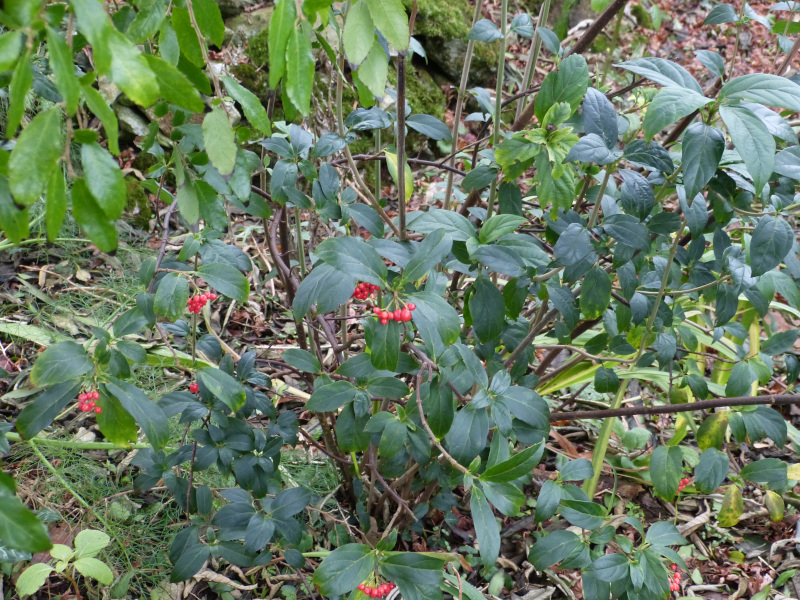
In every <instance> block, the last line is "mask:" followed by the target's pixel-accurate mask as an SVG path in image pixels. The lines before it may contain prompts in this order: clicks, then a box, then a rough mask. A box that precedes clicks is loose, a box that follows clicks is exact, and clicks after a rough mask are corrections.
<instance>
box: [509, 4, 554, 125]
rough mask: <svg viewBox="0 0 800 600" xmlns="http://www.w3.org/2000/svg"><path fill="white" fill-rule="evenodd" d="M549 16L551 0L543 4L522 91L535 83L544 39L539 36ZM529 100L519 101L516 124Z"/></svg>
mask: <svg viewBox="0 0 800 600" xmlns="http://www.w3.org/2000/svg"><path fill="white" fill-rule="evenodd" d="M549 15H550V0H544V3H542V8H541V10H540V11H539V21H538V22H537V23H536V33H534V35H533V41H532V42H531V51H530V53H529V54H528V64H526V65H525V75H524V76H523V78H522V90H521V91H525V90H527V89H528V88H529V87H530V86H531V82H532V81H533V74H534V72H535V71H536V63H537V62H539V51H540V50H541V48H542V38H541V36H540V35H539V27H546V26H547V18H548V16H549ZM528 98H529V97H528V96H522V97H521V98H520V99H519V102H518V103H517V115H516V117H515V118H514V122H516V121H519V117H520V115H521V114H522V111H523V110H525V106H526V105H527V104H528Z"/></svg>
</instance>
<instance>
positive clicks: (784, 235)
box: [750, 215, 794, 276]
mask: <svg viewBox="0 0 800 600" xmlns="http://www.w3.org/2000/svg"><path fill="white" fill-rule="evenodd" d="M793 244H794V234H793V233H792V228H791V227H790V226H789V224H788V223H787V222H786V221H784V220H783V219H782V218H781V217H774V216H772V215H765V216H763V217H761V219H760V220H759V221H758V225H756V228H755V231H753V237H752V239H751V242H750V265H751V268H752V272H753V275H754V276H759V275H763V274H764V273H766V272H767V271H771V270H772V269H774V268H775V267H777V266H778V265H779V264H781V262H782V261H783V259H784V257H785V256H786V255H787V254H788V253H789V251H790V250H791V249H792V245H793Z"/></svg>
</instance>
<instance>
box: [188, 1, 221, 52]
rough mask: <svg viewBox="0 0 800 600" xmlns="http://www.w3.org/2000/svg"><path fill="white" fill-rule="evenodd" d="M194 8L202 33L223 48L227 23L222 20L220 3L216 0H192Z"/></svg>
mask: <svg viewBox="0 0 800 600" xmlns="http://www.w3.org/2000/svg"><path fill="white" fill-rule="evenodd" d="M192 9H193V10H194V17H195V19H196V20H197V26H198V27H199V28H200V31H201V33H202V34H203V35H204V36H205V37H206V38H208V39H209V40H211V42H212V43H213V44H214V45H215V46H216V47H217V48H222V42H223V40H224V38H225V23H223V21H222V13H221V12H220V10H219V4H218V3H217V2H215V1H214V0H192Z"/></svg>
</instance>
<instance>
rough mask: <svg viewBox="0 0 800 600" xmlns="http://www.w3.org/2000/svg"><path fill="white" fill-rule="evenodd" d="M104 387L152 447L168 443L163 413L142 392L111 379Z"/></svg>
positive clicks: (167, 430)
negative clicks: (129, 416) (130, 417)
mask: <svg viewBox="0 0 800 600" xmlns="http://www.w3.org/2000/svg"><path fill="white" fill-rule="evenodd" d="M105 387H106V389H107V390H108V392H109V393H110V394H111V395H112V396H114V397H115V398H116V399H117V400H119V403H120V404H121V405H122V407H123V408H124V409H125V410H126V411H127V412H128V414H130V415H131V416H132V417H133V418H134V420H135V421H136V423H137V424H138V425H139V427H141V428H142V431H144V434H145V435H146V436H147V441H149V442H150V444H151V445H152V446H153V447H155V448H161V447H162V446H164V445H165V444H166V443H167V442H168V441H169V423H168V421H167V417H166V415H165V414H164V411H163V410H161V407H160V406H159V405H158V404H156V403H155V402H153V401H152V400H150V398H148V397H147V395H146V394H145V393H144V392H143V391H142V390H140V389H139V388H138V387H136V386H135V385H132V384H130V383H127V382H125V381H118V380H114V379H112V378H109V380H108V382H106V384H105Z"/></svg>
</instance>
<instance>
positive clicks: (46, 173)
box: [8, 106, 64, 206]
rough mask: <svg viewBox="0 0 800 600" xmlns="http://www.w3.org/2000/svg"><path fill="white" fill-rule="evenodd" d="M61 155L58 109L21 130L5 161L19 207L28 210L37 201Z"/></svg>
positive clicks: (44, 114) (62, 144)
mask: <svg viewBox="0 0 800 600" xmlns="http://www.w3.org/2000/svg"><path fill="white" fill-rule="evenodd" d="M63 152H64V138H63V137H62V135H61V108H59V107H58V106H54V107H53V108H51V109H50V110H47V111H45V112H41V113H39V114H38V115H36V116H35V117H34V118H33V119H32V120H31V122H30V123H28V126H27V127H25V129H23V130H22V133H20V135H19V137H18V138H17V143H16V145H15V146H14V149H13V150H12V151H11V157H10V158H9V161H8V185H9V187H10V189H11V193H12V194H13V195H14V200H15V201H16V202H17V203H18V204H22V205H24V206H30V205H31V204H33V203H34V202H36V201H37V200H38V199H39V196H41V195H42V192H44V190H45V188H46V187H47V184H48V182H49V181H50V176H51V174H52V173H53V170H54V169H55V168H56V165H57V164H58V160H59V159H60V158H61V154H62V153H63Z"/></svg>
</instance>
